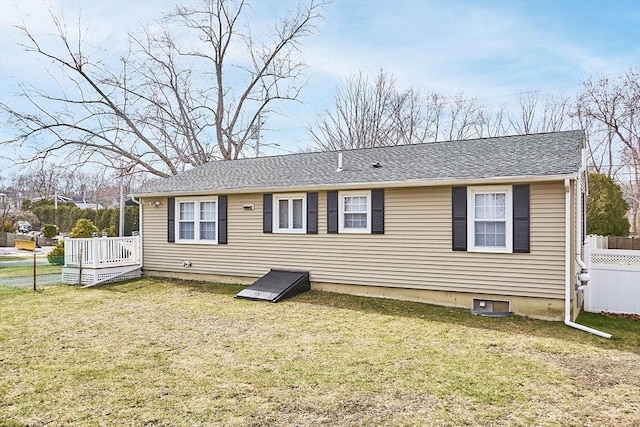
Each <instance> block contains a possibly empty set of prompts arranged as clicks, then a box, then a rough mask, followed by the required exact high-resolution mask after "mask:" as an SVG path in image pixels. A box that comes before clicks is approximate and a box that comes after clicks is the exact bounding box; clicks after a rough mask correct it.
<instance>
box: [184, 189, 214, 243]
mask: <svg viewBox="0 0 640 427" xmlns="http://www.w3.org/2000/svg"><path fill="white" fill-rule="evenodd" d="M176 217H177V219H178V220H177V221H176V227H177V230H176V231H177V233H176V236H177V239H176V242H179V243H217V242H218V240H217V232H216V231H217V224H218V202H217V199H216V198H207V199H177V200H176Z"/></svg>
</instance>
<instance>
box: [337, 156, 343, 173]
mask: <svg viewBox="0 0 640 427" xmlns="http://www.w3.org/2000/svg"><path fill="white" fill-rule="evenodd" d="M341 171H342V153H338V169H336V172H341Z"/></svg>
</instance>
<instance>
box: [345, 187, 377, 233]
mask: <svg viewBox="0 0 640 427" xmlns="http://www.w3.org/2000/svg"><path fill="white" fill-rule="evenodd" d="M357 196H366V198H367V226H366V228H365V227H362V228H351V227H349V228H345V226H344V199H345V197H357ZM338 233H354V234H371V191H370V190H364V191H356V190H353V191H339V192H338Z"/></svg>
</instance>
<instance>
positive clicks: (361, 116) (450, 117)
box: [308, 71, 481, 150]
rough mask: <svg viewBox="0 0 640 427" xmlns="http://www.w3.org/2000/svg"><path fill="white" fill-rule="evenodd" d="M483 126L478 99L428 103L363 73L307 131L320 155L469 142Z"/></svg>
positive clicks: (382, 76) (435, 98)
mask: <svg viewBox="0 0 640 427" xmlns="http://www.w3.org/2000/svg"><path fill="white" fill-rule="evenodd" d="M480 120H481V107H480V105H479V104H478V102H477V101H476V100H475V99H467V98H465V97H464V96H463V95H462V94H458V95H455V96H445V95H442V94H439V93H435V92H434V93H431V94H429V95H428V96H427V97H424V96H423V95H422V94H421V93H420V92H419V91H417V90H416V89H413V88H409V89H404V90H403V89H400V88H399V87H398V85H397V83H396V80H395V78H394V77H393V76H391V75H389V74H387V73H386V72H384V71H380V72H378V74H377V75H376V76H375V78H371V77H370V76H369V75H367V74H366V73H364V72H362V71H361V72H359V73H358V74H356V75H354V76H352V77H350V78H349V79H347V80H345V81H344V82H343V83H342V84H341V85H340V86H338V87H337V88H336V92H335V95H334V103H333V107H332V109H328V110H326V111H325V112H324V113H323V114H322V115H319V116H318V117H317V120H316V122H315V123H313V124H312V125H310V126H309V127H308V129H309V131H310V133H311V136H312V139H313V141H314V143H315V145H316V146H317V147H319V148H320V149H322V150H343V149H351V148H365V147H382V146H389V145H398V144H414V143H420V142H435V141H440V140H442V139H447V138H448V139H450V140H452V139H468V138H472V137H475V136H477V130H476V127H477V126H478V125H479V122H480Z"/></svg>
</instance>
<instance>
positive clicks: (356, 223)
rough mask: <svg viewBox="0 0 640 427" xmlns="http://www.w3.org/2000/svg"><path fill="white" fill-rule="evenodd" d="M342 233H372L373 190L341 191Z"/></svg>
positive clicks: (339, 223) (340, 213)
mask: <svg viewBox="0 0 640 427" xmlns="http://www.w3.org/2000/svg"><path fill="white" fill-rule="evenodd" d="M338 227H339V231H340V233H371V192H370V191H341V192H340V193H339V205H338Z"/></svg>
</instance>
